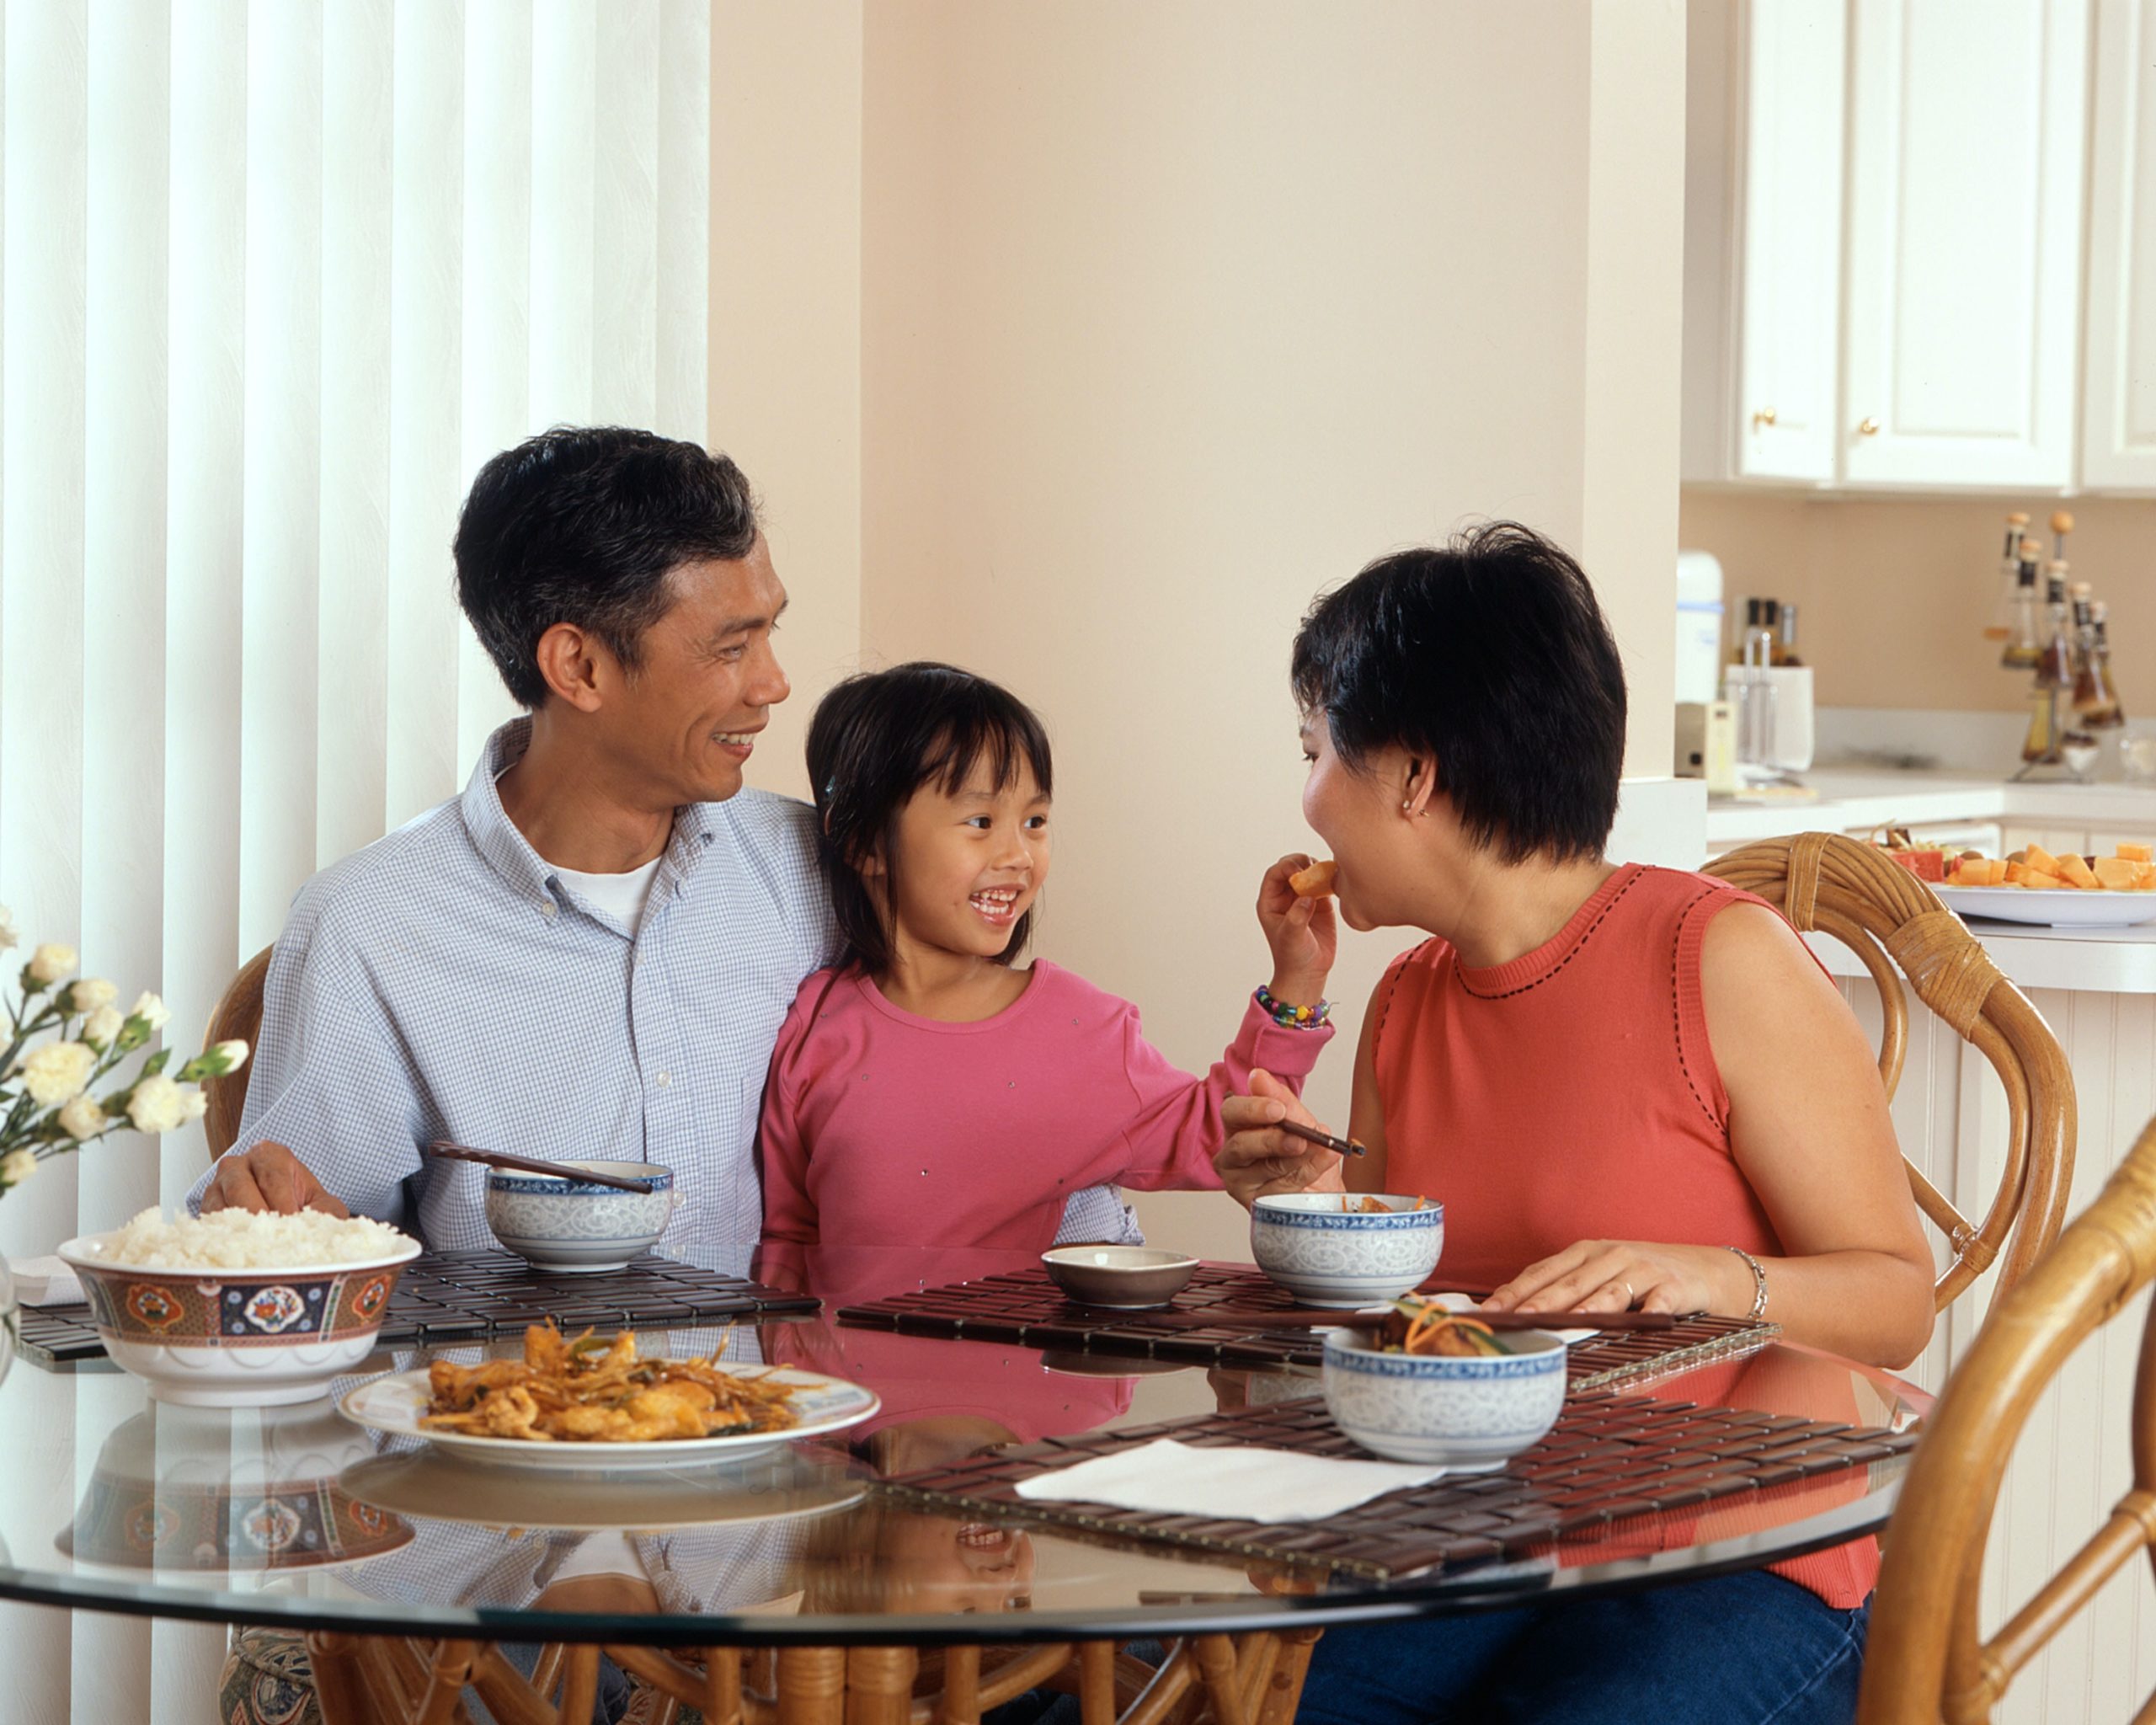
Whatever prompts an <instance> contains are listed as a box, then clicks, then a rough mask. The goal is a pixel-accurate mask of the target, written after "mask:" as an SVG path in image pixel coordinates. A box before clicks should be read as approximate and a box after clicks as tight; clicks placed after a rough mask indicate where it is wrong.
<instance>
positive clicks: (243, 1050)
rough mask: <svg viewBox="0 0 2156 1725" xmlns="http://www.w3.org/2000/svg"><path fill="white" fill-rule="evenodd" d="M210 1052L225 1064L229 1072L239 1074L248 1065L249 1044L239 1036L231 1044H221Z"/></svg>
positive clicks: (225, 1068)
mask: <svg viewBox="0 0 2156 1725" xmlns="http://www.w3.org/2000/svg"><path fill="white" fill-rule="evenodd" d="M210 1052H211V1054H213V1055H216V1057H217V1058H218V1059H219V1060H222V1061H223V1062H224V1063H225V1064H224V1070H225V1071H227V1072H237V1071H239V1069H240V1068H241V1067H242V1066H244V1065H246V1064H247V1044H245V1043H244V1042H243V1041H241V1040H240V1039H239V1038H237V1036H235V1037H234V1038H233V1039H232V1040H231V1041H230V1042H221V1043H219V1044H217V1045H216V1047H215V1048H213V1049H211V1050H210Z"/></svg>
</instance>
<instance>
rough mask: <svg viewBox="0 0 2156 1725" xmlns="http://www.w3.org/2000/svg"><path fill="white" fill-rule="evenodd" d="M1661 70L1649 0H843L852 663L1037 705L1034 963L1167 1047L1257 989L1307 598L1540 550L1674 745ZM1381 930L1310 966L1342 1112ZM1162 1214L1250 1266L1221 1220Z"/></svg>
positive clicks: (1184, 1239)
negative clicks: (1132, 1010) (1289, 670)
mask: <svg viewBox="0 0 2156 1725" xmlns="http://www.w3.org/2000/svg"><path fill="white" fill-rule="evenodd" d="M1682 80H1683V21H1682V13H1681V9H1680V8H1676V7H1675V6H1673V5H1662V6H1653V5H1646V6H1641V5H1630V6H1626V7H1621V8H1620V7H1609V6H1604V7H1599V8H1591V7H1590V6H1588V4H1587V3H1585V0H1572V3H1555V0H1552V3H1545V4H1541V5H1538V6H1535V7H1533V8H1522V7H1518V6H1516V5H1513V4H1509V3H1500V0H1481V3H1472V4H1470V3H1451V4H1417V5H1412V6H1411V5H1401V4H1397V3H1393V0H1381V3H1341V4H1334V5H1331V6H1327V7H1326V8H1311V7H1308V6H1304V5H1299V4H1291V3H1284V0H1275V3H1250V0H1181V3H1177V4H1171V5H1150V4H1146V5H1140V4H1138V3H1134V0H1132V3H1102V0H1049V3H1043V4H1038V5H1033V6H1028V7H1026V8H1012V7H1010V6H1007V5H1004V4H1001V3H997V0H918V3H914V4H910V5H907V6H904V7H898V6H890V7H881V6H878V7H871V8H867V12H866V14H865V46H864V54H863V70H862V85H863V114H864V119H863V126H862V152H863V163H864V166H863V174H862V558H863V563H862V635H863V640H864V644H865V646H866V648H867V650H868V653H869V654H870V655H871V657H872V658H873V659H875V660H898V659H901V658H905V657H910V656H914V655H922V654H933V655H936V656H939V657H943V658H948V659H953V660H958V661H960V662H963V663H964V664H967V665H972V666H974V667H976V668H978V669H979V670H985V671H986V672H989V673H990V674H991V675H994V676H998V677H1000V678H1002V679H1005V680H1006V681H1008V682H1009V683H1010V684H1011V686H1014V687H1015V688H1016V689H1017V690H1018V691H1019V692H1021V693H1022V694H1023V695H1024V696H1026V697H1027V698H1028V699H1030V700H1032V701H1033V702H1035V703H1036V704H1038V706H1039V707H1040V708H1041V709H1042V710H1043V713H1045V714H1046V715H1047V717H1048V718H1049V722H1050V724H1051V725H1052V727H1053V729H1054V734H1055V738H1056V743H1057V754H1058V761H1057V766H1058V784H1057V790H1058V797H1057V804H1058V807H1057V815H1058V831H1059V841H1058V851H1057V861H1056V869H1055V876H1054V883H1053V884H1052V885H1051V887H1050V888H1049V893H1048V895H1047V905H1046V914H1045V916H1043V921H1042V938H1041V943H1040V944H1041V949H1042V950H1043V951H1044V952H1045V953H1048V954H1049V955H1051V956H1053V957H1054V958H1055V959H1058V960H1059V961H1060V962H1062V963H1064V964H1069V965H1070V966H1072V967H1073V968H1075V969H1078V970H1079V971H1081V973H1082V974H1084V975H1087V976H1089V977H1091V978H1092V979H1093V980H1096V981H1097V982H1098V983H1100V984H1101V985H1103V986H1105V987H1107V988H1109V989H1112V990H1114V991H1118V992H1119V993H1123V994H1125V995H1128V996H1130V997H1131V998H1133V999H1134V1000H1136V1001H1139V1003H1140V1005H1141V1006H1142V1007H1144V1009H1145V1014H1146V1018H1147V1023H1148V1026H1149V1028H1150V1030H1151V1032H1152V1033H1153V1034H1154V1036H1155V1039H1156V1040H1157V1041H1159V1042H1160V1043H1161V1045H1162V1046H1163V1047H1164V1048H1165V1049H1166V1050H1167V1051H1168V1052H1169V1053H1170V1054H1171V1055H1173V1056H1174V1057H1176V1058H1177V1059H1178V1060H1182V1062H1184V1063H1185V1064H1187V1065H1203V1063H1204V1062H1205V1061H1206V1060H1209V1058H1211V1057H1212V1055H1214V1052H1216V1051H1217V1050H1218V1049H1219V1047H1220V1045H1221V1043H1222V1042H1223V1040H1224V1039H1225V1037H1226V1036H1227V1034H1228V1033H1229V1031H1230V1028H1231V1027H1232V1026H1233V1024H1234V1023H1235V1018H1236V1017H1237V1015H1238V1013H1239V1012H1240V1011H1241V1002H1242V999H1243V996H1244V995H1245V993H1246V991H1248V990H1249V989H1250V988H1251V986H1252V985H1254V984H1256V983H1257V981H1259V980H1262V978H1263V976H1264V975H1265V966H1266V956H1265V951H1264V948H1263V945H1262V940H1261V937H1260V935H1259V932H1258V930H1257V925H1256V921H1255V918H1254V917H1253V916H1252V915H1251V908H1250V905H1251V899H1252V897H1253V895H1254V891H1255V888H1256V885H1257V877H1258V874H1259V873H1260V871H1261V870H1262V868H1263V867H1264V865H1265V864H1266V863H1267V862H1268V861H1269V860H1270V859H1271V858H1273V857H1275V856H1277V855H1278V854H1279V853H1281V852H1283V851H1289V850H1296V849H1300V848H1302V847H1303V846H1305V844H1307V843H1309V842H1310V838H1309V835H1308V834H1307V832H1306V830H1305V828H1304V826H1303V824H1302V821H1301V819H1300V816H1299V807H1298V798H1299V788H1300V784H1301V780H1302V776H1303V774H1302V766H1301V762H1300V760H1299V756H1298V753H1297V750H1296V746H1295V742H1294V713H1293V709H1292V708H1291V705H1290V702H1289V697H1288V693H1287V689H1286V686H1285V680H1284V670H1285V665H1286V659H1287V652H1288V646H1289V640H1290V638H1291V637H1292V635H1293V633H1294V626H1295V622H1296V620H1297V617H1298V616H1299V613H1300V611H1302V609H1303V607H1304V606H1305V604H1306V603H1307V602H1308V601H1309V600H1310V596H1311V595H1312V594H1313V593H1314V592H1315V591H1316V590H1318V589H1319V588H1321V587H1322V586H1324V585H1326V584H1328V583H1331V582H1336V581H1338V580H1339V579H1342V578H1344V577H1345V576H1347V575H1348V574H1352V573H1353V571H1354V570H1355V569H1357V568H1358V566H1359V565H1360V564H1361V563H1364V561H1366V560H1367V559H1368V558H1371V557H1372V556H1374V555H1376V554H1379V553H1382V552H1384V551H1385V550H1387V549H1389V548H1390V547H1395V546H1397V545H1400V544H1402V543H1404V542H1412V541H1417V540H1422V539H1428V538H1430V537H1433V536H1438V535H1442V534H1443V533H1444V532H1445V531H1448V530H1449V529H1450V528H1451V527H1453V526H1455V525H1456V524H1458V523H1460V521H1465V520H1467V519H1469V518H1471V517H1474V516H1477V515H1486V514H1502V515H1517V516H1519V517H1521V518H1522V519H1524V520H1526V521H1529V522H1531V523H1534V524H1535V525H1538V526H1542V527H1544V528H1545V529H1547V530H1549V531H1552V532H1554V533H1555V534H1556V535H1557V536H1558V537H1560V538H1561V539H1563V540H1565V541H1566V542H1568V543H1570V544H1572V545H1573V546H1574V547H1581V548H1582V549H1583V550H1584V552H1585V555H1586V561H1587V562H1588V567H1589V569H1590V570H1591V572H1593V573H1594V574H1596V575H1597V576H1598V580H1599V583H1600V585H1601V587H1602V590H1603V593H1604V600H1605V602H1606V603H1607V604H1608V605H1609V609H1610V611H1611V614H1612V617H1613V621H1614V623H1615V626H1616V628H1617V629H1618V631H1619V633H1620V638H1621V639H1622V640H1623V642H1624V644H1625V647H1626V649H1627V651H1628V655H1629V656H1630V672H1631V676H1632V678H1633V681H1634V712H1635V715H1636V718H1635V724H1634V738H1635V742H1636V745H1637V746H1638V748H1639V755H1638V756H1637V758H1638V759H1639V760H1640V761H1641V763H1642V765H1643V766H1644V765H1646V764H1647V763H1651V762H1654V761H1657V757H1658V756H1661V755H1662V753H1663V752H1664V750H1665V748H1666V745H1665V742H1664V739H1665V738H1666V736H1667V734H1668V702H1669V692H1668V688H1669V664H1668V656H1669V652H1670V643H1671V638H1672V631H1671V628H1670V625H1669V621H1668V619H1669V616H1670V603H1671V587H1672V581H1673V576H1672V564H1673V552H1674V544H1675V534H1674V513H1675V511H1674V491H1675V472H1676V446H1677V430H1676V388H1677V372H1678V365H1677V347H1678V327H1677V315H1678V313H1677V307H1678V302H1679V297H1680V296H1679V291H1678V263H1679V259H1678V250H1679V248H1678V231H1679V222H1680V208H1679V205H1680V200H1681V190H1682V138H1681V126H1682V119H1681V115H1682V109H1683V87H1682ZM1590 289H1592V291H1593V295H1594V299H1593V309H1592V312H1590ZM714 350H715V351H716V350H718V344H716V343H715V344H714ZM766 483H770V482H768V481H767V482H766ZM1493 717H1497V716H1496V715H1493ZM1405 943H1406V940H1405V937H1404V936H1402V935H1401V934H1398V933H1392V934H1379V935H1375V936H1372V937H1364V938H1360V939H1355V938H1351V940H1350V943H1349V944H1348V949H1347V952H1346V953H1345V956H1344V959H1343V962H1342V966H1341V969H1340V971H1339V973H1338V974H1337V976H1336V979H1335V985H1334V989H1333V992H1334V994H1335V995H1336V996H1337V997H1338V998H1340V999H1341V1000H1342V1001H1343V1002H1345V1003H1346V1004H1345V1007H1344V1009H1343V1011H1342V1021H1343V1032H1344V1034H1343V1039H1342V1044H1341V1045H1340V1046H1338V1047H1337V1049H1336V1050H1335V1051H1334V1052H1333V1053H1332V1054H1331V1055H1329V1056H1328V1058H1327V1060H1326V1065H1325V1067H1324V1068H1323V1069H1322V1070H1321V1073H1320V1075H1319V1077H1318V1080H1317V1081H1316V1082H1315V1086H1314V1087H1313V1094H1314V1097H1315V1102H1316V1105H1317V1106H1318V1108H1319V1110H1320V1112H1321V1114H1326V1115H1327V1116H1329V1117H1331V1118H1332V1119H1336V1120H1337V1119H1343V1118H1344V1115H1345V1098H1346V1092H1347V1081H1348V1068H1349V1054H1350V1044H1351V1043H1352V1038H1353V1033H1354V1030H1355V1028H1356V1025H1357V1023H1358V1016H1359V1011H1358V1009H1359V1007H1360V1003H1361V1001H1362V1000H1363V999H1364V996H1366V994H1367V992H1368V991H1369V987H1370V986H1371V985H1372V984H1373V983H1374V980H1375V977H1376V975H1377V973H1378V971H1379V969H1380V968H1381V966H1382V964H1383V962H1384V960H1385V959H1386V958H1387V957H1389V956H1390V954H1391V953H1393V952H1394V951H1396V949H1397V948H1399V947H1401V945H1403V944H1405ZM1146 1208H1147V1210H1148V1214H1149V1226H1151V1228H1152V1229H1153V1230H1154V1231H1155V1235H1156V1236H1159V1237H1161V1238H1163V1239H1164V1240H1166V1241H1168V1242H1170V1243H1177V1244H1182V1245H1186V1246H1190V1247H1197V1248H1198V1249H1203V1250H1209V1251H1214V1252H1219V1251H1225V1250H1233V1249H1234V1248H1235V1245H1236V1242H1237V1237H1238V1235H1239V1230H1238V1229H1237V1228H1236V1226H1235V1224H1234V1220H1233V1216H1232V1213H1224V1212H1223V1211H1222V1210H1221V1209H1220V1207H1219V1205H1218V1204H1217V1203H1215V1204H1213V1205H1212V1206H1211V1207H1210V1208H1209V1209H1208V1208H1207V1207H1206V1206H1205V1204H1204V1201H1203V1200H1194V1199H1187V1200H1182V1201H1181V1207H1180V1208H1178V1207H1177V1205H1176V1204H1150V1205H1148V1206H1146Z"/></svg>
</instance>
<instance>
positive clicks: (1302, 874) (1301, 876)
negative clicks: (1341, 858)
mask: <svg viewBox="0 0 2156 1725" xmlns="http://www.w3.org/2000/svg"><path fill="white" fill-rule="evenodd" d="M1338 873H1340V865H1339V864H1338V863H1335V862H1334V861H1332V859H1331V857H1327V858H1326V860H1325V861H1324V862H1322V863H1311V864H1310V867H1309V868H1298V869H1297V870H1296V871H1295V872H1294V873H1293V874H1291V875H1289V877H1288V886H1289V890H1291V891H1292V892H1293V893H1294V895H1295V896H1296V897H1297V898H1299V899H1329V898H1331V896H1332V881H1333V877H1334V876H1336V875H1337V874H1338Z"/></svg>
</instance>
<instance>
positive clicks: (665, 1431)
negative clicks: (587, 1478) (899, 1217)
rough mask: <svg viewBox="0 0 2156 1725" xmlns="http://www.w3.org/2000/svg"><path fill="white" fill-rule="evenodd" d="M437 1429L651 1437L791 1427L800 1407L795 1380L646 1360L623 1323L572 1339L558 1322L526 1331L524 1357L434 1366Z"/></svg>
mask: <svg viewBox="0 0 2156 1725" xmlns="http://www.w3.org/2000/svg"><path fill="white" fill-rule="evenodd" d="M427 1380H428V1387H429V1388H430V1390H431V1391H432V1392H433V1394H432V1399H431V1400H430V1402H428V1404H427V1412H426V1415H425V1417H424V1418H422V1419H421V1420H420V1422H419V1423H420V1425H421V1426H423V1427H424V1428H425V1429H427V1430H429V1431H437V1432H462V1433H463V1434H466V1435H467V1436H470V1437H480V1438H521V1439H527V1440H529V1441H531V1442H533V1443H540V1444H556V1443H561V1444H648V1443H663V1442H665V1441H667V1440H668V1439H677V1438H723V1437H732V1436H735V1435H738V1434H745V1433H750V1432H775V1431H784V1430H785V1429H787V1427H789V1426H791V1425H792V1424H793V1423H795V1421H794V1413H793V1410H792V1408H791V1407H787V1405H786V1404H787V1398H788V1397H791V1396H792V1393H793V1391H792V1386H790V1385H787V1384H774V1383H771V1382H769V1381H766V1380H765V1379H763V1378H760V1377H745V1376H742V1375H738V1374H736V1373H734V1372H731V1371H728V1370H726V1369H725V1368H724V1367H723V1366H721V1365H719V1364H718V1360H717V1359H716V1358H715V1357H714V1358H712V1359H639V1358H638V1355H637V1343H636V1338H635V1337H633V1336H632V1335H631V1334H630V1333H629V1332H627V1331H626V1330H624V1331H622V1333H621V1334H620V1335H618V1336H616V1337H615V1338H614V1339H613V1340H612V1341H611V1342H602V1341H600V1340H599V1339H598V1338H596V1337H595V1336H594V1335H593V1334H592V1332H590V1331H589V1330H586V1331H585V1332H584V1333H583V1334H582V1335H580V1336H579V1337H578V1338H576V1339H575V1340H574V1341H570V1340H568V1338H565V1337H564V1336H563V1334H562V1332H561V1331H560V1330H559V1329H558V1328H556V1327H555V1326H554V1324H553V1322H552V1320H549V1321H548V1322H546V1323H544V1324H533V1325H532V1326H531V1327H530V1328H528V1329H526V1331H525V1332H524V1358H523V1359H490V1360H488V1361H487V1362H486V1364H485V1365H474V1366H465V1365H456V1364H455V1363H454V1362H453V1361H451V1360H447V1359H437V1360H436V1361H435V1363H434V1365H432V1366H431V1367H430V1368H429V1370H428V1373H427Z"/></svg>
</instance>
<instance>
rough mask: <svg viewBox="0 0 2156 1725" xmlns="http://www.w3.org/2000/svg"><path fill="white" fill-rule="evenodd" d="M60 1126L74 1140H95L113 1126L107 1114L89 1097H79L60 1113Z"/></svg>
mask: <svg viewBox="0 0 2156 1725" xmlns="http://www.w3.org/2000/svg"><path fill="white" fill-rule="evenodd" d="M60 1124H61V1126H62V1127H64V1128H65V1129H66V1130H67V1135H68V1136H69V1137H70V1138H73V1139H77V1140H80V1139H84V1138H94V1137H96V1136H97V1135H98V1134H99V1133H100V1132H102V1131H104V1129H105V1128H106V1127H107V1126H108V1125H109V1124H111V1122H110V1121H109V1120H108V1119H106V1118H105V1112H104V1109H103V1108H99V1106H98V1105H97V1104H96V1103H94V1102H93V1101H91V1100H90V1098H89V1097H87V1096H78V1097H76V1098H75V1099H74V1101H72V1102H71V1103H68V1104H67V1107H66V1108H62V1109H61V1111H60Z"/></svg>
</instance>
